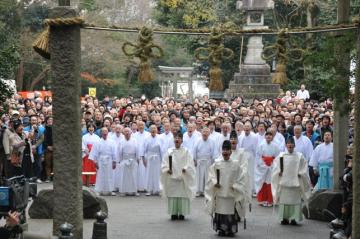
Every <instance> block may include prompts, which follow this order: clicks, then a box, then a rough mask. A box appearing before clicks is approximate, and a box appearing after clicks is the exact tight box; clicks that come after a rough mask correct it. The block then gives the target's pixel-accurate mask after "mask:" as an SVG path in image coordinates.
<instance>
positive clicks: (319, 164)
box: [309, 143, 334, 189]
mask: <svg viewBox="0 0 360 239" xmlns="http://www.w3.org/2000/svg"><path fill="white" fill-rule="evenodd" d="M309 165H310V166H312V167H313V168H314V169H316V170H317V171H318V173H319V178H318V182H317V184H316V186H315V188H316V189H333V187H334V185H333V177H334V145H333V143H329V144H325V143H322V144H320V145H318V146H317V147H316V148H315V150H314V153H313V155H312V157H311V160H310V163H309Z"/></svg>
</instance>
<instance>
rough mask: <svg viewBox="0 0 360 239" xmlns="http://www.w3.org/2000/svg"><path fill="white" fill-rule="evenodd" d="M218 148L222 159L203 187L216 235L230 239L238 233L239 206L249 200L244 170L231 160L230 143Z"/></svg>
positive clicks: (215, 164) (213, 167)
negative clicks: (229, 238)
mask: <svg viewBox="0 0 360 239" xmlns="http://www.w3.org/2000/svg"><path fill="white" fill-rule="evenodd" d="M221 148H222V153H221V156H219V157H218V158H217V159H216V161H215V163H214V164H213V165H211V167H210V169H209V176H208V177H209V178H208V181H207V183H206V188H205V197H206V209H207V211H208V213H209V214H210V216H211V217H212V224H213V229H214V230H215V231H216V232H217V233H218V234H219V236H228V237H232V236H234V234H235V233H237V232H238V222H239V221H240V220H239V219H240V218H239V214H240V212H241V211H242V210H243V209H242V203H243V202H244V201H246V199H247V198H248V194H247V189H246V186H247V185H246V170H243V168H241V166H240V164H239V163H238V162H237V161H235V160H231V155H232V150H231V143H230V141H229V140H225V141H224V142H223V143H222V147H221Z"/></svg>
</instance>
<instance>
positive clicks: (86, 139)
mask: <svg viewBox="0 0 360 239" xmlns="http://www.w3.org/2000/svg"><path fill="white" fill-rule="evenodd" d="M98 141H100V137H99V136H97V135H96V134H95V133H93V134H90V133H87V134H85V135H84V136H83V137H82V140H81V149H82V157H83V158H84V157H85V156H88V155H89V150H88V145H94V144H95V143H97V142H98Z"/></svg>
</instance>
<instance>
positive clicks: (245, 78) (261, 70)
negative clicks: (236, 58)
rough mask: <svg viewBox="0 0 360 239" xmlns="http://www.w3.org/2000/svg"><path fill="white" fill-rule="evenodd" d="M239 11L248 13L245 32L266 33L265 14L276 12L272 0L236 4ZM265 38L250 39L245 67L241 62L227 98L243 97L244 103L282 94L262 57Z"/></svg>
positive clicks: (231, 82) (255, 37)
mask: <svg viewBox="0 0 360 239" xmlns="http://www.w3.org/2000/svg"><path fill="white" fill-rule="evenodd" d="M237 8H238V9H241V10H244V11H246V25H245V26H244V27H243V28H244V29H245V30H252V29H267V28H268V27H267V26H264V11H265V10H268V9H272V8H274V2H273V1H272V0H243V1H238V2H237ZM263 47H264V45H263V43H262V36H261V35H257V36H251V37H250V38H249V42H248V45H247V53H246V57H245V60H244V63H243V64H242V62H240V66H239V68H240V72H239V73H235V75H234V79H233V80H232V81H230V83H229V88H228V89H227V90H226V91H225V97H226V98H233V97H237V96H241V97H243V98H245V99H253V98H255V97H256V98H275V97H277V96H278V94H279V93H280V85H278V84H272V81H271V74H270V66H269V65H268V64H266V62H265V60H264V59H262V57H261V55H262V52H263Z"/></svg>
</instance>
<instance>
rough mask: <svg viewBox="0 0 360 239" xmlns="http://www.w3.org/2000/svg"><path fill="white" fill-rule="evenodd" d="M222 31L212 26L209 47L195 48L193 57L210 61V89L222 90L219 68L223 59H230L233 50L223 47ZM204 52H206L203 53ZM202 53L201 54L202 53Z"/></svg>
mask: <svg viewBox="0 0 360 239" xmlns="http://www.w3.org/2000/svg"><path fill="white" fill-rule="evenodd" d="M223 42H224V33H223V32H222V31H221V30H220V28H217V27H214V28H213V29H212V30H211V34H210V36H209V47H199V48H197V49H196V50H195V58H196V59H197V60H200V61H208V62H209V63H210V66H211V67H210V84H209V89H210V90H211V91H223V90H224V85H223V82H222V70H221V68H220V66H221V63H222V61H223V60H228V59H231V58H232V57H233V56H234V52H233V51H232V50H231V49H229V48H225V47H224V43H223ZM204 52H207V53H208V54H207V55H205V54H204ZM202 53H203V54H202Z"/></svg>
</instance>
